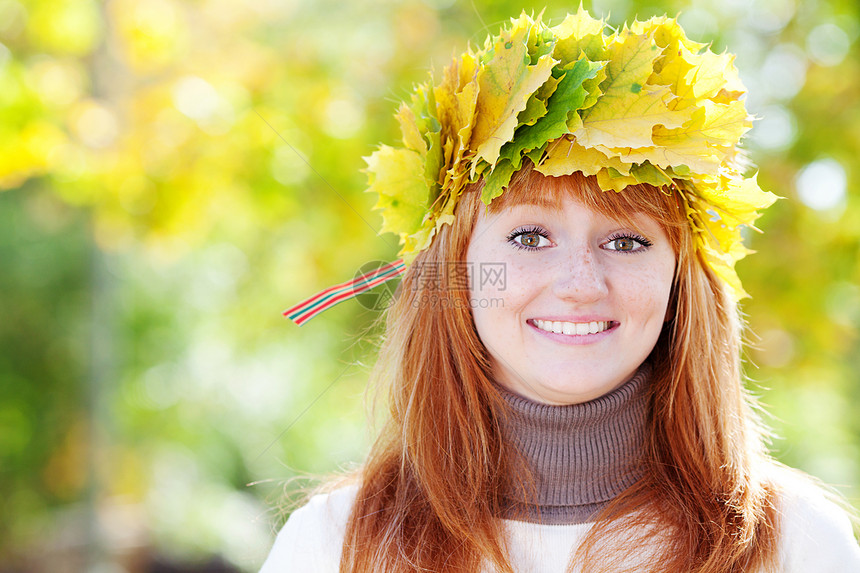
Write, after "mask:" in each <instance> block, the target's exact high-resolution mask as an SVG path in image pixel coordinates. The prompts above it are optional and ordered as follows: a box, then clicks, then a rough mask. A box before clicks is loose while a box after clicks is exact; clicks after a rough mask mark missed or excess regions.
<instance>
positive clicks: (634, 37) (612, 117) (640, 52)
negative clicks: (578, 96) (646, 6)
mask: <svg viewBox="0 0 860 573" xmlns="http://www.w3.org/2000/svg"><path fill="white" fill-rule="evenodd" d="M608 54H609V57H610V61H609V64H607V66H606V80H605V81H604V82H603V83H602V84H601V85H600V88H601V89H602V90H603V96H602V97H601V98H600V99H599V100H598V101H597V103H595V104H594V106H592V107H591V108H589V109H587V110H585V111H584V112H582V123H583V125H582V128H580V129H579V130H577V131H576V132H575V133H574V135H575V136H576V139H577V141H578V142H579V143H580V144H581V145H582V146H584V147H594V146H595V145H604V146H606V147H610V148H611V147H631V148H637V147H648V146H651V145H653V143H652V140H651V132H652V130H653V128H654V126H657V125H664V126H667V127H680V126H682V125H683V124H684V123H685V122H686V121H687V120H689V119H690V116H691V113H692V112H691V111H687V110H672V109H671V108H670V107H669V104H670V103H671V101H672V100H673V99H674V97H675V96H674V95H673V94H672V91H671V89H670V88H669V87H668V86H653V85H647V84H646V82H647V81H648V78H649V77H650V75H651V73H652V69H653V66H654V60H655V59H656V58H657V56H659V55H660V49H659V48H658V47H657V46H656V45H655V44H654V42H653V39H652V37H651V36H650V35H642V34H632V33H630V32H629V31H627V30H625V31H623V32H622V33H620V34H619V35H618V36H617V37H616V38H614V39H613V40H612V42H611V44H610V47H609V52H608Z"/></svg>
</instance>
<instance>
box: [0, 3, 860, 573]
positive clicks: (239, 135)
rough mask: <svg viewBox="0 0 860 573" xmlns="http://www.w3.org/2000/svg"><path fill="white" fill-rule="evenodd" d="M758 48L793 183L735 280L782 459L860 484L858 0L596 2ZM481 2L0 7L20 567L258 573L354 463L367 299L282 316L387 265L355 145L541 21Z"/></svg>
mask: <svg viewBox="0 0 860 573" xmlns="http://www.w3.org/2000/svg"><path fill="white" fill-rule="evenodd" d="M584 5H585V8H587V9H589V10H590V11H591V12H592V14H597V15H604V16H607V17H608V19H609V21H610V22H611V23H613V24H615V25H618V24H620V23H622V22H623V21H624V20H625V19H628V18H632V17H633V16H635V15H638V16H639V17H640V18H641V19H644V18H647V17H650V16H653V15H661V14H663V13H666V12H668V13H669V14H670V15H671V14H676V13H678V12H680V13H681V16H680V20H681V22H682V24H683V25H684V26H685V27H686V29H687V31H688V33H689V35H690V36H691V37H692V38H693V39H696V40H701V41H706V42H713V48H714V50H715V51H722V50H724V49H728V50H730V51H732V52H735V53H737V54H738V59H737V65H738V66H739V68H740V71H741V76H742V78H743V80H744V81H745V83H746V85H747V86H748V88H749V89H750V95H749V96H748V99H747V101H748V107H749V109H750V110H751V111H752V113H754V114H756V115H757V116H759V117H760V118H761V119H760V120H759V121H758V122H757V124H756V127H755V129H754V130H753V131H752V132H751V133H750V134H749V137H748V139H747V142H748V147H749V149H750V150H751V153H752V156H753V158H754V160H755V161H756V162H757V163H758V165H759V166H760V175H759V181H760V183H761V185H762V187H763V188H765V189H769V190H772V191H774V192H775V193H777V194H778V195H781V196H783V197H784V198H785V199H784V200H782V201H779V202H778V203H777V204H776V205H775V206H774V207H773V208H772V209H771V210H770V211H769V212H768V213H767V214H766V215H765V216H764V217H763V218H762V220H761V221H760V223H761V224H760V227H761V228H763V229H764V230H766V233H765V234H764V235H755V234H754V235H752V236H750V237H749V242H750V245H751V246H752V248H754V249H756V250H757V251H759V253H758V254H757V255H754V256H753V257H750V258H749V259H747V260H745V261H742V262H741V263H740V265H739V271H740V274H741V277H742V279H743V281H744V284H745V287H746V289H747V290H748V291H749V292H750V293H751V294H752V295H753V298H752V299H748V300H746V301H745V302H744V304H743V309H744V311H745V313H746V314H747V316H748V319H749V323H750V331H749V334H748V337H749V339H750V341H751V343H752V345H751V348H750V350H749V351H748V352H747V361H748V373H749V376H750V377H751V378H752V382H751V387H752V389H753V390H754V392H756V393H757V394H758V395H760V396H761V399H762V402H763V403H764V404H765V405H766V406H767V408H768V410H769V411H770V412H771V414H772V418H771V419H770V422H771V424H772V425H773V427H774V429H775V432H776V435H777V436H778V438H777V439H775V440H774V442H773V450H774V452H775V454H776V455H777V456H778V457H779V458H780V459H781V460H783V461H785V462H786V463H788V464H791V465H794V466H797V467H800V468H803V469H805V470H807V471H809V472H810V473H812V474H814V475H816V476H819V477H820V478H822V479H823V480H825V481H827V482H828V483H832V484H835V485H837V486H839V487H840V489H841V490H842V491H843V492H844V493H845V494H846V495H847V496H848V497H849V498H850V499H851V500H852V503H855V505H860V504H858V499H860V338H858V333H860V268H858V260H860V173H858V170H857V159H856V158H857V157H860V102H858V98H860V69H858V66H860V51H858V42H857V38H858V34H860V8H858V3H857V2H856V0H721V1H720V2H716V1H711V0H684V1H681V0H677V1H673V0H663V1H660V0H652V1H637V0H593V1H591V2H589V1H587V0H585V2H584ZM544 7H545V8H546V10H545V13H544V17H545V19H547V20H550V21H551V22H558V21H560V20H561V18H562V17H563V14H564V13H565V12H566V11H568V10H570V11H574V10H575V9H576V4H575V3H572V2H557V1H553V0H547V1H546V2H545V3H532V2H511V1H499V2H487V1H484V0H474V1H468V0H467V1H455V0H400V1H398V0H355V1H351V2H344V1H332V0H261V1H257V2H245V1H238V0H235V1H230V0H196V1H190V0H189V1H180V0H107V1H105V2H97V1H95V0H0V571H2V572H3V573H11V572H23V571H27V572H29V571H34V572H42V571H45V572H48V571H50V572H51V573H58V572H59V573H63V572H78V571H88V572H99V573H115V572H116V573H122V572H127V573H137V572H154V571H255V570H256V569H257V568H258V567H259V566H260V564H261V563H262V560H263V558H264V556H265V554H266V552H267V550H268V548H269V546H270V544H271V542H272V539H273V533H274V532H275V531H276V529H277V527H278V526H279V525H280V524H281V523H282V522H283V519H284V514H283V512H282V511H281V510H280V506H281V504H282V502H283V500H284V499H285V496H287V495H288V493H289V492H290V491H293V489H294V488H295V487H299V486H301V485H302V484H304V483H306V482H304V481H296V480H295V478H297V477H302V476H309V475H323V474H326V473H328V472H331V471H335V470H337V469H338V468H344V467H350V465H354V464H356V463H358V462H359V461H360V460H361V459H362V456H363V454H364V452H365V451H366V448H367V445H368V442H369V437H368V432H367V430H366V429H365V427H366V424H365V406H364V398H363V395H364V388H365V382H366V378H367V368H368V366H367V365H368V364H371V363H372V361H373V344H372V343H370V342H368V341H367V340H368V339H367V338H362V335H363V334H365V333H368V332H369V333H370V334H371V337H370V338H371V339H372V334H373V333H374V332H375V331H374V330H373V328H374V327H373V321H374V320H375V318H376V317H377V314H376V312H374V311H373V310H369V309H368V308H365V307H366V306H368V305H362V304H358V303H355V302H351V303H347V304H343V305H340V306H338V307H337V308H335V309H334V310H331V311H329V312H327V313H325V314H324V315H322V316H321V317H318V318H316V319H315V320H313V321H312V322H310V323H309V324H308V325H306V326H304V327H302V328H298V327H296V326H295V325H293V324H292V323H290V322H288V321H286V320H285V319H283V318H282V317H281V316H280V311H281V310H283V309H284V308H286V307H288V306H290V305H292V304H293V303H295V302H297V301H299V300H301V299H303V298H304V297H306V296H308V295H310V294H312V293H314V292H316V291H317V290H320V289H322V288H324V287H326V286H329V285H331V284H333V283H336V282H341V281H343V280H347V279H349V278H352V276H353V274H354V273H355V272H356V270H357V269H359V268H360V267H361V266H362V265H363V264H364V263H366V262H368V261H373V260H391V259H393V258H394V257H395V254H396V250H397V249H396V245H395V244H394V243H395V240H394V238H393V237H391V236H388V237H384V236H383V237H382V238H380V237H378V236H377V235H376V233H375V229H377V228H378V227H379V225H380V223H381V220H380V217H379V215H378V214H377V213H375V212H373V211H372V210H371V206H372V204H373V198H372V197H370V196H369V195H367V194H366V193H363V190H364V187H365V178H364V175H363V174H362V173H361V169H362V167H363V166H364V163H363V161H362V156H366V155H369V154H370V153H371V152H372V151H373V150H374V148H375V145H376V143H377V142H379V141H386V142H389V143H391V142H394V140H395V138H396V137H397V129H396V123H395V122H394V120H393V118H392V113H393V112H394V110H395V102H396V101H397V100H399V99H401V98H403V97H404V96H406V95H407V93H408V90H409V88H410V86H411V85H412V84H413V83H415V82H419V81H423V80H424V79H425V78H426V77H427V73H428V69H429V65H430V63H431V62H433V63H435V65H436V66H437V68H438V67H440V66H442V65H444V64H445V63H446V62H447V60H448V59H449V58H450V57H451V55H452V54H453V52H454V51H455V50H456V51H458V52H459V51H461V50H462V49H463V48H464V46H465V45H466V43H467V42H472V43H478V42H483V39H484V38H485V36H486V34H487V31H488V30H489V31H493V32H495V31H497V29H498V27H499V25H500V23H501V22H503V21H504V20H505V19H507V18H509V17H511V16H516V15H517V14H519V12H520V10H521V9H523V8H525V9H526V10H528V11H532V10H534V11H540V10H541V9H543V8H544Z"/></svg>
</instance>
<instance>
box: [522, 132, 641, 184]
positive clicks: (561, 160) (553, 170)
mask: <svg viewBox="0 0 860 573" xmlns="http://www.w3.org/2000/svg"><path fill="white" fill-rule="evenodd" d="M605 167H612V168H614V169H615V170H616V171H618V172H619V173H622V174H624V175H627V174H629V173H630V165H627V164H625V163H623V162H622V161H621V160H620V159H619V158H617V157H607V156H606V155H605V154H603V153H602V152H600V151H598V150H597V149H594V148H588V149H587V148H585V147H583V146H581V145H579V144H578V143H576V141H573V140H570V139H565V138H562V139H557V140H556V141H554V142H553V143H551V144H550V145H549V146H548V147H547V152H546V156H545V158H544V160H543V161H541V163H540V165H538V166H537V168H536V169H537V171H538V172H539V173H542V174H544V175H547V176H550V177H560V176H562V175H570V174H571V173H575V172H576V171H581V172H582V173H583V175H597V173H598V172H599V171H600V170H601V169H603V168H605Z"/></svg>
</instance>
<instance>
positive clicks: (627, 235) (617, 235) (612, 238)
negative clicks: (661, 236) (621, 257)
mask: <svg viewBox="0 0 860 573" xmlns="http://www.w3.org/2000/svg"><path fill="white" fill-rule="evenodd" d="M618 239H632V240H634V241H636V242H637V243H639V244H640V245H642V248H639V249H636V250H633V251H621V250H618V249H609V250H611V251H616V252H619V253H623V254H625V255H633V254H636V253H640V252H642V251H644V250H646V249H647V248H648V247H650V246H651V245H653V244H654V243H652V242H651V241H649V240H648V239H646V238H645V237H643V236H642V235H637V234H636V233H613V234H612V235H611V236H610V237H609V239H607V241H606V243H605V244H609V243H612V242H613V241H617V240H618Z"/></svg>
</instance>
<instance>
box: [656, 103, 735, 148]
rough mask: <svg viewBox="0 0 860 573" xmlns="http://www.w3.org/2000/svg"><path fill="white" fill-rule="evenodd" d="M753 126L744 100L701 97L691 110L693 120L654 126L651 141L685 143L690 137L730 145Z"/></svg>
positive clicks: (660, 143)
mask: <svg viewBox="0 0 860 573" xmlns="http://www.w3.org/2000/svg"><path fill="white" fill-rule="evenodd" d="M750 127H752V121H751V120H750V117H749V115H748V114H747V110H746V108H745V107H744V102H743V101H741V100H738V101H733V102H731V103H727V104H723V103H714V102H712V101H710V100H704V101H702V102H701V104H700V107H698V108H697V109H696V110H695V111H694V112H693V117H692V121H691V122H689V123H688V124H686V125H684V126H682V127H679V128H673V129H667V128H666V127H663V126H657V127H655V128H654V143H655V144H656V145H663V146H666V147H674V146H679V147H680V146H686V145H688V143H689V142H690V141H703V142H706V143H711V144H714V145H722V146H726V147H729V146H732V145H733V144H734V143H735V142H736V141H738V140H739V139H740V138H741V137H742V136H743V134H744V133H746V132H747V131H748V130H749V129H750Z"/></svg>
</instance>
